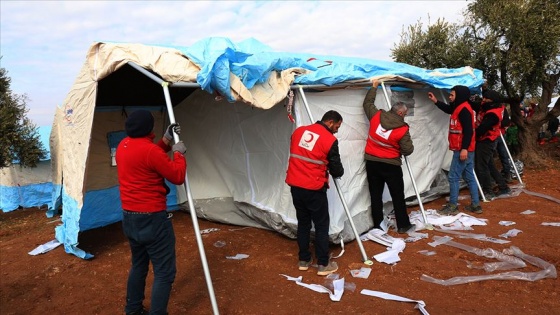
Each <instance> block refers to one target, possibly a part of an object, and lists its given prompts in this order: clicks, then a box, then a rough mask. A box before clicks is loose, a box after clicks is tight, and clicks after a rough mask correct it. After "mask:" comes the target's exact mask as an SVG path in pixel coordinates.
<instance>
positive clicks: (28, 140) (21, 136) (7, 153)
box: [0, 68, 46, 167]
mask: <svg viewBox="0 0 560 315" xmlns="http://www.w3.org/2000/svg"><path fill="white" fill-rule="evenodd" d="M10 82H11V79H10V78H9V77H8V73H7V71H6V69H4V68H0V122H1V124H0V167H7V166H10V165H11V164H12V163H13V161H18V163H19V165H20V166H21V167H35V166H37V163H38V162H39V161H40V160H41V159H44V158H45V156H46V151H45V149H44V148H43V146H42V144H41V141H40V138H39V133H38V130H37V127H36V126H35V125H34V124H33V123H32V122H31V121H30V120H29V119H28V118H27V117H26V116H25V115H26V113H27V111H28V109H27V107H26V104H27V97H26V95H18V94H14V93H12V91H11V89H10Z"/></svg>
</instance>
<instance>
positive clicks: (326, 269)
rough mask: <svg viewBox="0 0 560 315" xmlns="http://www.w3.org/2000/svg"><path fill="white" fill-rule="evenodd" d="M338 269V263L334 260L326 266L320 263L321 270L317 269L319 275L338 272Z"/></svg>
mask: <svg viewBox="0 0 560 315" xmlns="http://www.w3.org/2000/svg"><path fill="white" fill-rule="evenodd" d="M337 270H338V265H337V264H336V263H335V262H334V261H331V262H329V264H328V265H326V266H323V265H319V270H318V271H317V275H318V276H326V275H330V274H331V273H334V272H336V271H337Z"/></svg>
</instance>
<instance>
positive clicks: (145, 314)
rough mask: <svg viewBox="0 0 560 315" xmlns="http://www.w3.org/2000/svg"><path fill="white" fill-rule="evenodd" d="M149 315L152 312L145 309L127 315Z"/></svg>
mask: <svg viewBox="0 0 560 315" xmlns="http://www.w3.org/2000/svg"><path fill="white" fill-rule="evenodd" d="M148 314H150V311H148V310H147V309H145V308H143V307H142V308H141V309H139V310H137V311H134V312H130V313H126V315H148Z"/></svg>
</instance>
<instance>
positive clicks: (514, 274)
mask: <svg viewBox="0 0 560 315" xmlns="http://www.w3.org/2000/svg"><path fill="white" fill-rule="evenodd" d="M504 251H505V252H507V253H512V254H513V255H514V256H516V257H518V258H521V259H523V260H525V261H527V262H529V263H530V264H532V265H535V266H537V267H539V268H541V269H542V270H541V271H537V272H521V271H509V272H503V273H497V274H493V275H484V276H470V277H454V278H450V279H447V280H442V279H436V278H433V277H430V276H427V275H422V276H421V277H420V279H421V280H424V281H427V282H432V283H436V284H440V285H445V286H449V285H457V284H463V283H471V282H476V281H485V280H525V281H536V280H540V279H545V278H554V279H555V278H556V277H557V275H556V267H554V265H552V264H550V263H548V262H546V261H544V260H542V259H540V258H538V257H534V256H530V255H527V254H525V253H523V252H522V251H521V250H520V249H519V248H517V247H515V246H512V247H510V249H508V250H504Z"/></svg>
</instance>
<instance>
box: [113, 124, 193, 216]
mask: <svg viewBox="0 0 560 315" xmlns="http://www.w3.org/2000/svg"><path fill="white" fill-rule="evenodd" d="M153 139H154V134H153V133H151V134H150V135H148V136H146V137H141V138H130V137H126V138H124V139H123V140H122V141H121V142H120V144H119V146H118V147H117V152H116V161H117V174H118V177H119V184H120V187H119V190H120V193H121V202H122V207H123V209H125V210H129V211H136V212H158V211H162V210H165V209H167V205H166V201H167V198H166V190H165V187H164V186H163V184H164V179H167V180H168V181H170V182H171V183H173V184H175V185H181V184H183V183H184V182H185V174H186V172H187V162H186V160H185V157H184V156H183V155H182V154H181V153H179V152H174V153H173V160H171V159H170V158H169V156H167V153H165V152H166V151H169V150H170V149H171V147H170V146H168V145H166V144H165V143H164V142H163V140H160V141H159V142H158V143H157V144H155V143H153Z"/></svg>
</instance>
